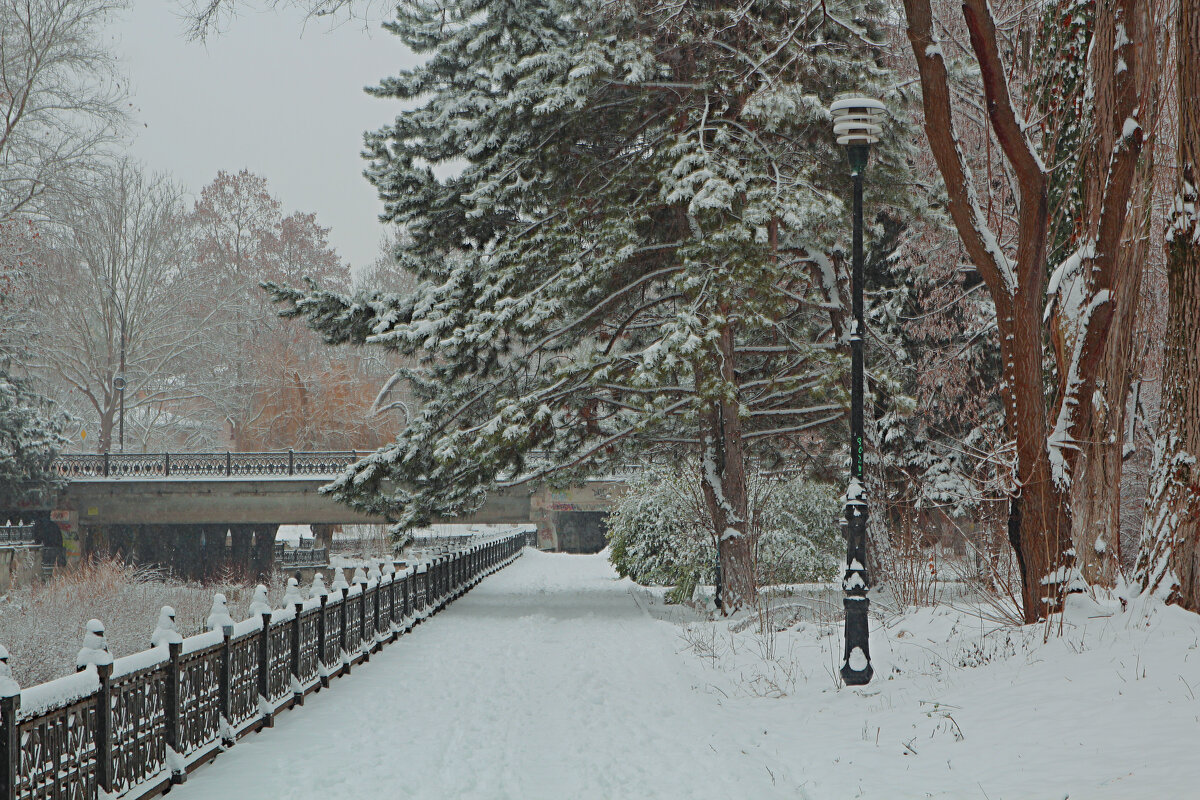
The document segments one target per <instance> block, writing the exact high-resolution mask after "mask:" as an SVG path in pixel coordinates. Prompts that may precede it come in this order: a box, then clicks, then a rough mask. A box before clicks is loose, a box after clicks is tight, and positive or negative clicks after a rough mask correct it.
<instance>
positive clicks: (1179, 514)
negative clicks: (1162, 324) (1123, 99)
mask: <svg viewBox="0 0 1200 800" xmlns="http://www.w3.org/2000/svg"><path fill="white" fill-rule="evenodd" d="M1178 13H1179V16H1178V18H1177V28H1176V40H1175V52H1176V54H1177V58H1178V62H1177V68H1178V72H1177V76H1176V79H1177V81H1178V83H1177V87H1176V88H1177V93H1178V98H1177V99H1178V107H1179V150H1178V154H1177V163H1178V165H1179V171H1178V175H1179V178H1178V183H1177V190H1176V195H1175V202H1174V203H1173V208H1172V214H1171V219H1170V224H1171V228H1170V233H1169V240H1168V242H1167V299H1168V304H1169V305H1168V310H1167V331H1166V342H1165V345H1164V351H1163V392H1162V410H1161V411H1160V415H1159V423H1158V437H1157V441H1156V442H1155V449H1154V463H1153V466H1152V467H1151V474H1150V494H1149V496H1148V497H1147V498H1146V519H1145V522H1144V523H1143V527H1142V543H1141V547H1140V548H1139V553H1138V562H1137V568H1136V578H1137V579H1138V580H1139V581H1140V583H1141V585H1142V587H1143V589H1147V590H1150V591H1152V592H1154V593H1156V594H1158V595H1160V596H1162V597H1163V598H1165V599H1166V600H1167V601H1168V602H1173V603H1179V604H1180V605H1182V606H1184V607H1185V608H1189V609H1191V610H1193V611H1200V465H1198V464H1197V458H1200V191H1198V189H1197V186H1198V184H1200V0H1180V1H1179V12H1178Z"/></svg>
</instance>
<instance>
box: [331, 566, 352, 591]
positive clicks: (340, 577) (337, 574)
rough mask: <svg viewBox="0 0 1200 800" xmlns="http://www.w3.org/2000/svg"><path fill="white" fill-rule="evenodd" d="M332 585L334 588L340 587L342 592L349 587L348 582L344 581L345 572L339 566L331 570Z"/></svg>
mask: <svg viewBox="0 0 1200 800" xmlns="http://www.w3.org/2000/svg"><path fill="white" fill-rule="evenodd" d="M332 585H333V588H334V589H341V590H342V592H343V593H344V592H345V591H346V590H347V589H349V588H350V584H348V583H346V573H345V572H343V571H342V568H341V567H338V568H337V569H335V570H334V571H333V584H332Z"/></svg>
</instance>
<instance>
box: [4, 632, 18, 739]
mask: <svg viewBox="0 0 1200 800" xmlns="http://www.w3.org/2000/svg"><path fill="white" fill-rule="evenodd" d="M8 658H9V656H8V648H7V647H5V646H4V645H2V644H0V697H12V696H13V695H19V694H20V693H21V685H20V684H18V683H17V681H16V680H15V679H14V678H13V674H12V665H11V664H9V663H8ZM6 723H7V720H6Z"/></svg>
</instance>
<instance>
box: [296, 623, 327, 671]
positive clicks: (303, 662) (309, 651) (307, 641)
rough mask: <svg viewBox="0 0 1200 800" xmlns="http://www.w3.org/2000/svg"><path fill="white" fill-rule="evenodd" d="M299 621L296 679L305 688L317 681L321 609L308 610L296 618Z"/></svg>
mask: <svg viewBox="0 0 1200 800" xmlns="http://www.w3.org/2000/svg"><path fill="white" fill-rule="evenodd" d="M297 619H299V621H300V640H299V641H300V649H299V662H298V664H297V665H296V672H295V674H296V679H297V680H299V681H300V685H301V686H307V685H308V684H310V683H312V682H313V681H315V680H316V679H317V676H318V673H319V669H318V666H317V660H318V659H319V658H320V653H319V652H318V651H319V649H320V646H321V638H320V636H319V635H318V634H319V633H320V631H319V630H318V629H319V627H320V624H321V609H320V607H317V608H310V609H308V610H306V611H304V612H303V613H301V614H300V616H299V617H297Z"/></svg>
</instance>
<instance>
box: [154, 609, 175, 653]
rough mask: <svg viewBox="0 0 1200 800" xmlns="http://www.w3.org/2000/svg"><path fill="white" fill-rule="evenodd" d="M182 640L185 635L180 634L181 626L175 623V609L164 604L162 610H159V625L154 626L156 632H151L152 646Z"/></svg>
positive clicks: (160, 645)
mask: <svg viewBox="0 0 1200 800" xmlns="http://www.w3.org/2000/svg"><path fill="white" fill-rule="evenodd" d="M182 641H183V636H181V635H180V633H179V628H178V626H176V624H175V609H173V608H171V607H170V606H163V607H162V610H161V611H159V612H158V625H157V626H156V627H155V628H154V633H152V634H150V646H151V647H162V646H163V645H167V644H171V643H172V642H182Z"/></svg>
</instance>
